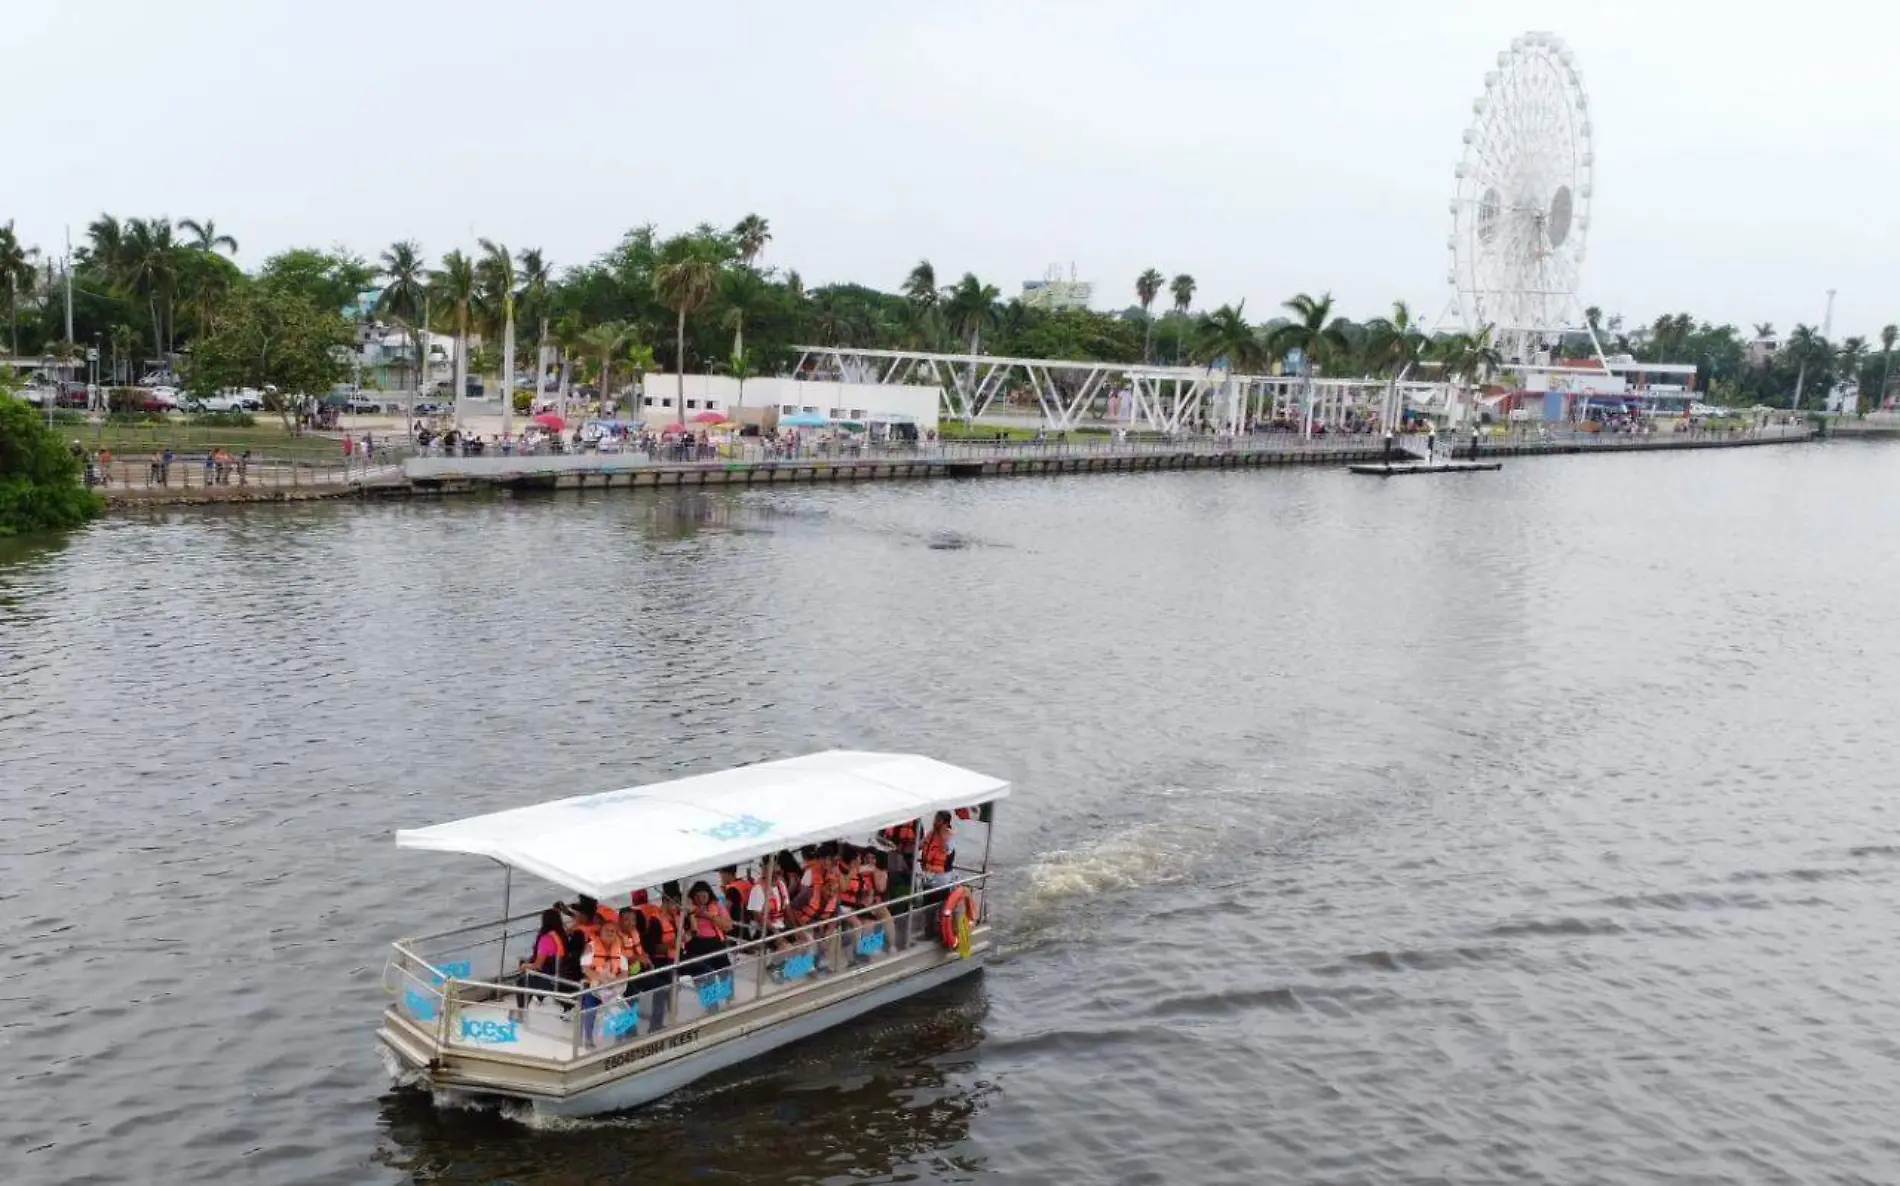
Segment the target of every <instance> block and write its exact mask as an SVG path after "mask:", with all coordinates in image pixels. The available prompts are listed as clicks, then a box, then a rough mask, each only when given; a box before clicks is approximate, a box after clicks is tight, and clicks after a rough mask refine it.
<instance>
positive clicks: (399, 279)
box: [376, 239, 429, 421]
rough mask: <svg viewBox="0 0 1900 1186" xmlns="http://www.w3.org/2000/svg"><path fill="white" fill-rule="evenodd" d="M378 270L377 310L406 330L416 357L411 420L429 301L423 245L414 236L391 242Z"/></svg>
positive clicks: (412, 412) (419, 382) (418, 382)
mask: <svg viewBox="0 0 1900 1186" xmlns="http://www.w3.org/2000/svg"><path fill="white" fill-rule="evenodd" d="M377 273H378V274H379V275H380V276H381V277H382V279H383V291H382V293H381V294H380V295H378V296H377V298H376V312H377V313H379V314H381V315H382V316H384V317H387V318H389V319H390V320H391V321H393V322H395V323H396V324H397V325H400V326H402V327H403V328H404V329H406V330H408V331H409V344H410V347H411V348H412V349H413V350H414V352H415V356H414V357H413V358H412V359H411V360H410V365H411V367H413V368H414V371H415V378H414V382H412V383H410V384H409V411H410V419H411V421H413V420H414V419H415V415H414V413H415V407H416V396H415V393H416V390H417V389H418V388H420V387H421V386H422V375H423V371H422V364H423V353H422V330H423V325H422V319H423V316H424V302H426V301H427V300H428V291H427V288H428V282H429V281H428V270H427V269H426V268H425V267H424V266H423V262H422V248H421V247H419V246H418V245H417V244H416V241H415V240H414V239H402V240H400V241H398V242H395V243H391V244H390V245H389V248H388V249H387V250H386V251H384V252H383V257H382V263H381V266H380V267H379V268H378V269H377Z"/></svg>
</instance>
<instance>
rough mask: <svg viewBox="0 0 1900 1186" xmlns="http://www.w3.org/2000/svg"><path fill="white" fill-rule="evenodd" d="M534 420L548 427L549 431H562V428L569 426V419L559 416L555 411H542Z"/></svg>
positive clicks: (543, 426)
mask: <svg viewBox="0 0 1900 1186" xmlns="http://www.w3.org/2000/svg"><path fill="white" fill-rule="evenodd" d="M534 422H535V423H536V424H539V425H540V426H541V427H542V428H545V429H547V430H548V431H549V432H560V431H561V430H562V429H564V428H566V427H567V421H565V420H563V419H561V418H560V417H559V416H557V415H555V414H554V413H553V412H543V413H541V414H540V415H539V416H536V417H535V418H534Z"/></svg>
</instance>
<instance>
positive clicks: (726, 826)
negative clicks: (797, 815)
mask: <svg viewBox="0 0 1900 1186" xmlns="http://www.w3.org/2000/svg"><path fill="white" fill-rule="evenodd" d="M775 826H776V825H775V824H773V823H772V821H771V820H762V819H759V818H758V817H757V816H754V815H750V814H747V815H742V816H740V817H739V818H738V819H729V820H727V821H725V822H724V823H720V824H714V825H713V826H712V827H710V828H704V829H701V831H700V835H702V836H710V837H711V838H712V839H714V840H750V839H752V838H753V837H755V836H763V835H765V834H767V833H768V832H770V831H771V830H772V829H773V828H774V827H775Z"/></svg>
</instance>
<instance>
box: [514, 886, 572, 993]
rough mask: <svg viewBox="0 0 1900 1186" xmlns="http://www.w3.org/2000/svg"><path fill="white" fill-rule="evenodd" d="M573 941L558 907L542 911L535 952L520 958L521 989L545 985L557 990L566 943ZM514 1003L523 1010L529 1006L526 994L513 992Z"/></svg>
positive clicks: (564, 957)
mask: <svg viewBox="0 0 1900 1186" xmlns="http://www.w3.org/2000/svg"><path fill="white" fill-rule="evenodd" d="M571 942H573V940H572V939H571V938H569V936H568V933H567V924H566V922H565V920H563V919H562V918H561V912H560V911H558V910H543V911H542V912H541V930H540V933H539V934H537V935H535V937H534V955H533V957H532V958H530V959H525V960H522V961H521V971H520V976H519V980H520V982H521V986H522V987H523V988H546V989H551V990H554V991H556V992H558V991H560V988H561V983H560V980H559V976H560V972H561V963H562V961H563V960H565V959H566V958H567V945H568V944H569V943H571ZM515 1003H516V1004H517V1005H518V1006H520V1007H521V1008H523V1009H526V1008H527V1007H528V994H527V993H525V992H521V993H516V994H515Z"/></svg>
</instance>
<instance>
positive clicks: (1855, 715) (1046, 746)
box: [0, 444, 1900, 1184]
mask: <svg viewBox="0 0 1900 1186" xmlns="http://www.w3.org/2000/svg"><path fill="white" fill-rule="evenodd" d="M1896 523H1900V448H1892V447H1881V446H1865V445H1854V444H1835V445H1816V446H1808V445H1804V446H1787V447H1776V448H1768V449H1751V450H1738V451H1734V452H1718V453H1704V454H1679V455H1670V454H1664V455H1652V456H1633V457H1613V458H1563V459H1548V460H1527V461H1523V462H1512V463H1509V464H1507V466H1506V467H1505V469H1504V471H1503V472H1502V473H1499V474H1494V475H1485V476H1472V477H1459V478H1453V479H1431V480H1425V479H1419V480H1403V481H1389V482H1386V481H1374V480H1368V479H1360V478H1352V477H1348V476H1346V475H1344V474H1342V473H1338V472H1330V471H1317V470H1315V471H1303V472H1269V473H1240V472H1233V473H1184V474H1153V475H1126V476H1101V477H1083V478H1066V479H1065V478H1049V479H1034V478H1030V479H1016V480H1003V481H991V482H974V483H954V482H939V483H918V484H896V483H892V484H876V485H866V486H861V487H848V488H836V489H831V488H827V489H804V490H796V491H791V490H758V491H733V492H719V493H706V494H694V493H690V492H680V493H677V494H662V495H656V496H630V495H605V496H602V495H588V496H573V497H568V496H563V497H559V498H554V497H550V498H547V499H545V500H537V501H506V500H501V501H495V502H487V503H480V502H477V503H416V504H391V505H364V506H354V505H351V506H308V507H301V508H294V507H293V508H250V509H238V510H232V511H228V512H211V511H191V512H180V513H173V514H159V515H155V516H153V517H150V518H142V519H141V518H120V519H115V520H112V521H110V522H106V523H103V524H101V525H98V526H96V527H95V528H93V529H91V530H90V531H88V532H85V533H83V534H80V535H78V536H75V537H73V538H71V539H70V540H67V541H65V542H64V543H63V544H60V545H57V546H47V547H20V546H13V547H11V548H10V549H9V550H7V551H5V552H0V871H3V872H4V877H0V901H3V903H4V908H3V909H0V915H3V916H4V921H0V937H3V938H4V945H5V951H6V959H5V960H4V961H3V962H0V999H3V1003H4V1006H5V1008H4V1011H0V1051H3V1052H4V1057H5V1061H4V1069H3V1070H0V1074H4V1076H5V1082H6V1090H5V1094H4V1096H3V1097H0V1098H3V1099H4V1101H5V1107H4V1108H0V1182H6V1183H17V1182H28V1183H42V1182H47V1183H50V1182H86V1181H99V1182H104V1181H141V1182H147V1181H149V1182H212V1181H216V1182H246V1183H290V1182H297V1183H303V1182H338V1183H355V1182H399V1181H417V1182H487V1181H499V1180H505V1181H509V1182H514V1183H549V1184H551V1183H579V1182H619V1181H633V1180H639V1181H648V1182H683V1181H689V1180H706V1181H716V1182H761V1183H764V1182H770V1183H776V1184H788V1183H801V1182H830V1181H847V1180H849V1181H859V1180H893V1181H924V1182H952V1181H963V1180H968V1179H973V1178H989V1177H994V1178H998V1179H1001V1180H1009V1181H1025V1182H1027V1181H1062V1182H1155V1183H1161V1182H1182V1181H1195V1182H1257V1181H1273V1180H1289V1181H1305V1182H1340V1183H1346V1182H1433V1181H1442V1182H1456V1183H1488V1182H1496V1183H1522V1182H1660V1181H1679V1180H1694V1181H1700V1182H1749V1183H1755V1182H1784V1181H1786V1182H1796V1181H1799V1182H1892V1181H1895V1180H1897V1179H1900V1143H1897V1142H1896V1139H1895V1137H1894V1135H1893V1134H1894V1131H1895V1127H1894V1123H1893V1119H1892V1117H1893V1106H1894V1098H1895V1094H1896V1090H1897V1089H1900V1063H1897V1062H1896V1054H1897V1051H1896V1045H1895V1041H1894V1038H1893V1036H1892V1035H1894V1033H1895V1032H1896V1030H1900V1004H1896V1002H1897V1001H1900V991H1897V989H1900V950H1897V949H1896V945H1895V944H1894V942H1893V940H1892V936H1893V930H1894V924H1893V918H1894V914H1895V908H1896V906H1900V819H1896V817H1895V813H1894V811H1893V810H1892V809H1891V807H1890V803H1891V801H1892V799H1893V789H1894V786H1895V783H1896V773H1895V772H1896V770H1900V753H1897V752H1896V750H1897V749H1900V741H1897V740H1896V739H1897V738H1900V726H1897V725H1896V722H1895V715H1896V711H1897V708H1896V705H1897V703H1900V701H1897V698H1896V693H1900V674H1897V673H1896V658H1900V643H1897V642H1896V631H1895V628H1894V626H1893V616H1894V609H1895V606H1896V605H1900V548H1896V542H1897V535H1896V530H1895V525H1896ZM834 745H842V746H855V747H865V748H887V749H903V750H919V751H923V752H928V753H931V754H934V755H937V756H941V757H943V758H945V759H947V760H950V761H953V762H957V763H960V764H964V765H969V766H973V767H976V768H978V769H981V770H984V771H990V772H994V773H997V774H1000V775H1004V776H1007V777H1010V778H1012V779H1013V780H1014V781H1015V782H1016V783H1017V784H1018V797H1017V798H1015V799H1014V800H1012V801H1011V802H1010V803H1009V804H1008V805H1006V809H1005V811H1004V812H1003V814H1002V816H1001V824H1002V826H1001V827H1000V828H999V838H998V846H999V848H998V857H999V859H1000V862H1001V866H1002V868H1003V870H1004V872H1003V877H1004V878H1005V883H1004V888H1003V890H1002V892H1001V893H1000V895H999V896H1000V899H1001V907H1002V918H1003V922H1002V930H1003V932H1004V935H1003V941H1004V947H1005V954H1004V956H1003V958H1001V959H1000V960H998V961H997V962H996V963H995V964H993V965H992V966H991V967H990V969H989V970H988V971H987V972H986V973H985V974H984V976H982V977H981V978H980V979H978V980H973V981H969V982H966V983H965V984H963V985H961V986H958V987H955V988H952V989H949V990H946V991H944V992H941V993H939V994H935V995H932V996H929V997H926V998H922V999H919V1000H915V1001H912V1002H909V1003H907V1004H905V1005H902V1006H899V1007H897V1008H894V1009H891V1010H888V1011H886V1012H884V1013H881V1014H878V1015H876V1016H874V1017H871V1018H868V1019H865V1020H864V1021H861V1022H859V1023H856V1024H854V1025H852V1026H850V1027H847V1028H846V1029H844V1030H842V1031H838V1032H835V1033H833V1034H830V1035H827V1036H825V1037H822V1038H819V1039H816V1040H814V1041H811V1042H807V1043H804V1044H801V1045H799V1046H797V1047H795V1048H793V1049H791V1050H789V1051H786V1052H784V1053H783V1054H782V1055H781V1056H779V1057H777V1058H775V1059H773V1060H772V1061H770V1062H768V1063H763V1064H758V1065H752V1066H748V1067H745V1068H742V1069H739V1070H736V1071H734V1072H729V1073H727V1074H725V1075H722V1076H720V1077H718V1078H716V1079H714V1080H712V1081H709V1082H708V1083H706V1084H704V1085H703V1086H701V1087H699V1088H696V1089H694V1090H693V1091H691V1092H689V1093H688V1094H686V1095H684V1096H682V1097H679V1098H676V1099H674V1100H672V1101H669V1102H666V1103H664V1104H662V1105H659V1106H656V1107H653V1108H650V1109H647V1110H645V1111H642V1112H637V1113H633V1114H630V1115H625V1116H620V1117H612V1118H607V1119H604V1120H596V1121H583V1122H573V1123H569V1124H566V1125H563V1126H561V1127H559V1128H547V1127H539V1128H537V1127H531V1126H528V1125H525V1124H522V1123H519V1122H517V1121H515V1120H512V1119H508V1118H506V1117H503V1116H499V1115H495V1114H492V1113H487V1112H451V1113H438V1112H437V1111H436V1110H435V1109H434V1108H433V1107H432V1106H431V1105H430V1104H429V1103H428V1102H427V1101H426V1100H421V1099H417V1098H415V1097H413V1096H410V1095H407V1094H402V1093H395V1092H391V1091H390V1090H389V1088H388V1086H387V1084H386V1082H385V1080H384V1078H383V1074H382V1069H381V1067H380V1065H379V1063H378V1061H377V1059H376V1057H375V1054H374V1049H373V1043H372V1037H371V1035H372V1033H373V1030H374V1028H375V1025H376V1018H377V1013H378V1011H379V1010H380V1008H381V1007H382V1005H383V1000H384V998H383V996H382V994H381V992H380V990H379V988H378V975H379V972H380V970H381V966H382V962H383V959H384V955H385V951H386V944H387V943H388V942H389V941H390V940H391V939H393V938H395V937H397V936H399V935H401V934H405V933H415V932H416V931H418V930H422V929H427V928H428V927H430V926H432V925H433V924H438V923H439V924H442V925H456V924H461V923H465V922H475V921H479V920H481V919H484V918H489V917H492V916H493V914H494V912H495V908H496V906H497V904H498V903H497V901H496V899H497V895H498V892H499V886H498V884H497V881H498V879H497V878H496V877H495V876H494V874H493V870H492V866H487V865H486V864H485V863H484V862H478V861H472V860H466V859H462V858H454V857H436V856H430V855H425V854H398V852H397V851H396V849H395V847H394V845H393V843H392V840H391V835H390V834H391V832H392V831H393V830H394V829H396V828H398V827H403V826H411V825H420V824H425V823H432V822H437V821H440V820H443V819H449V818H454V817H458V816H462V815H467V814H472V813H475V812H478V811H484V810H490V809H495V808H500V807H504V806H508V805H514V804H518V803H522V802H526V801H532V800H536V799H541V798H548V797H553V796H555V795H558V794H567V793H576V792H580V791H585V790H600V789H608V788H612V787H617V786H624V785H628V784H631V783H636V782H640V781H646V780H651V779H657V778H661V777H665V776H669V775H673V774H677V773H682V772H689V771H699V770H705V769H710V768H714V767H718V766H724V765H729V764H733V763H737V762H744V761H753V760H758V759H762V758H768V757H777V756H784V755H788V754H792V753H796V752H802V751H805V750H810V749H814V748H821V747H828V746H834Z"/></svg>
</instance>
